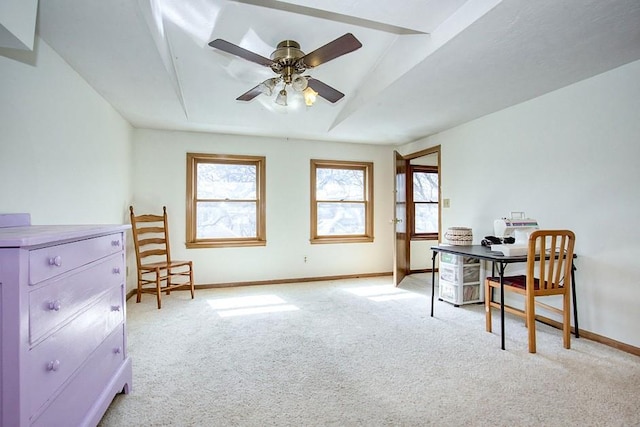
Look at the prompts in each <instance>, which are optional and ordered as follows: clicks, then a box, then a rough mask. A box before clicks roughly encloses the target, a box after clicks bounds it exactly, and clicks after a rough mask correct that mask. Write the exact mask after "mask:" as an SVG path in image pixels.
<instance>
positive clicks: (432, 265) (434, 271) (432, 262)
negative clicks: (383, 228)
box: [431, 251, 575, 317]
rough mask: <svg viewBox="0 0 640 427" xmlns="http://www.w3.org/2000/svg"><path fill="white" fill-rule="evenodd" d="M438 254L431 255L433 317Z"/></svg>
mask: <svg viewBox="0 0 640 427" xmlns="http://www.w3.org/2000/svg"><path fill="white" fill-rule="evenodd" d="M436 254H437V252H436V251H433V256H432V257H431V317H433V302H434V299H435V296H436ZM574 306H575V305H574Z"/></svg>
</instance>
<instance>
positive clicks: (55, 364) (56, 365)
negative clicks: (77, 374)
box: [47, 359, 60, 372]
mask: <svg viewBox="0 0 640 427" xmlns="http://www.w3.org/2000/svg"><path fill="white" fill-rule="evenodd" d="M58 369H60V361H59V360H57V359H56V360H52V361H51V362H49V363H48V364H47V371H54V372H55V371H57V370H58Z"/></svg>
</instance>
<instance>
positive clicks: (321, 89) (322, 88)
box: [309, 77, 344, 103]
mask: <svg viewBox="0 0 640 427" xmlns="http://www.w3.org/2000/svg"><path fill="white" fill-rule="evenodd" d="M309 87H311V89H313V90H315V91H316V92H318V95H320V96H321V97H323V98H324V99H326V100H327V101H329V102H331V103H334V102H336V101H339V100H340V99H342V97H344V93H342V92H340V91H337V90H335V89H334V88H332V87H331V86H329V85H328V84H326V83H322V82H321V81H320V80H318V79H314V78H313V77H309Z"/></svg>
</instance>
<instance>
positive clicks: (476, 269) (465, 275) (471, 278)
mask: <svg viewBox="0 0 640 427" xmlns="http://www.w3.org/2000/svg"><path fill="white" fill-rule="evenodd" d="M438 270H439V272H440V278H441V279H443V280H447V281H449V282H453V283H474V282H479V281H480V264H472V265H454V264H446V263H440V265H439V266H438Z"/></svg>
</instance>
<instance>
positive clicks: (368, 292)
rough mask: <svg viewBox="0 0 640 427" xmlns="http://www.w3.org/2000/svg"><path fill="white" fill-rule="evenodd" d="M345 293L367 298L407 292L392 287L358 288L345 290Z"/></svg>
mask: <svg viewBox="0 0 640 427" xmlns="http://www.w3.org/2000/svg"><path fill="white" fill-rule="evenodd" d="M347 291H349V292H351V293H352V294H356V295H358V296H361V297H368V296H372V295H385V294H398V293H403V292H407V291H405V290H402V289H398V288H396V287H394V286H393V285H375V286H361V287H359V288H352V289H347Z"/></svg>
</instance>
